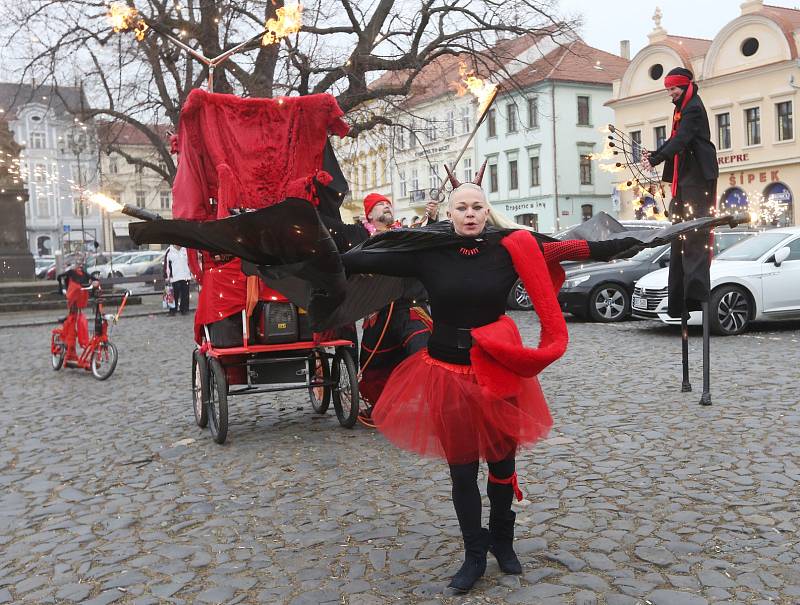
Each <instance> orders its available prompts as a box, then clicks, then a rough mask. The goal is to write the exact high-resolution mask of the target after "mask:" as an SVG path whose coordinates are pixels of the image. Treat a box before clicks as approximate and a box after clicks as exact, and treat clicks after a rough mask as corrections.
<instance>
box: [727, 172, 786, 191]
mask: <svg viewBox="0 0 800 605" xmlns="http://www.w3.org/2000/svg"><path fill="white" fill-rule="evenodd" d="M779 172H780V169H778V170H761V171H760V172H732V173H731V174H729V175H728V183H729V184H730V186H731V187H735V186H736V185H750V184H751V183H756V182H757V183H774V182H775V181H780V180H781V179H780V176H779Z"/></svg>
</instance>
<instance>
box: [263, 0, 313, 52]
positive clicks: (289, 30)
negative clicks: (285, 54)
mask: <svg viewBox="0 0 800 605" xmlns="http://www.w3.org/2000/svg"><path fill="white" fill-rule="evenodd" d="M275 12H276V14H277V16H278V18H277V19H268V20H267V23H266V24H265V25H264V36H263V37H262V38H261V44H262V45H263V46H268V45H270V44H275V43H277V42H280V41H281V40H282V39H283V38H285V37H286V36H288V35H289V34H296V33H297V32H299V31H300V29H301V28H302V27H303V5H302V4H292V5H289V6H282V7H281V8H279V9H278V10H277V11H275Z"/></svg>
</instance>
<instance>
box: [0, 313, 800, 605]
mask: <svg viewBox="0 0 800 605" xmlns="http://www.w3.org/2000/svg"><path fill="white" fill-rule="evenodd" d="M514 315H515V319H516V320H517V321H518V323H520V325H521V326H523V327H524V335H525V337H526V339H527V341H528V342H533V341H535V338H536V334H537V326H536V324H535V323H534V322H533V317H534V316H533V315H532V314H525V313H515V314H514ZM569 327H570V338H571V344H570V348H569V350H568V352H567V355H566V356H565V357H564V358H563V359H562V360H560V361H559V362H558V363H557V364H555V365H554V366H553V367H551V368H550V369H548V370H547V371H546V372H545V373H544V375H543V376H542V386H543V389H544V391H545V394H546V395H547V397H548V400H549V403H550V406H551V410H552V412H553V416H554V419H555V429H554V431H553V433H552V434H551V436H550V438H549V439H548V440H547V441H545V442H544V443H541V444H539V445H538V446H537V447H536V448H534V449H532V450H529V451H525V452H523V453H522V454H521V455H520V457H519V460H518V470H519V473H520V479H521V482H522V489H523V491H524V492H525V500H524V501H523V502H522V503H520V505H515V508H516V510H518V511H519V514H518V529H517V540H518V541H517V549H518V552H519V553H520V557H521V559H522V562H523V566H524V575H523V576H521V577H520V576H503V575H501V574H500V572H499V569H498V568H497V564H496V562H495V561H494V560H493V559H492V558H491V557H490V563H489V568H488V571H487V574H486V576H485V578H484V579H483V580H482V581H480V582H479V583H478V585H477V586H476V588H475V589H474V590H473V591H472V592H471V593H470V594H468V595H466V596H450V595H447V594H446V593H445V592H444V589H445V586H446V584H447V582H448V581H449V578H450V576H451V575H452V573H454V572H455V570H456V569H457V568H458V566H459V564H460V559H461V556H462V551H461V544H460V538H459V532H458V527H457V523H456V519H455V514H454V512H453V510H452V505H451V503H450V496H449V489H450V483H449V477H448V473H447V468H446V466H445V465H444V464H443V463H442V462H439V461H432V460H420V459H418V458H416V457H414V456H412V455H409V454H406V453H404V452H401V451H399V450H397V449H395V448H394V447H392V446H391V445H389V444H388V443H387V442H386V441H385V440H384V439H383V438H382V437H381V436H380V435H379V434H378V433H376V432H374V431H370V430H367V429H365V428H363V427H360V426H357V427H356V428H355V429H354V430H346V429H342V428H340V427H339V425H338V423H337V422H336V419H335V415H334V414H333V412H332V410H331V411H330V412H329V413H328V414H327V415H326V416H316V415H314V413H313V412H312V410H311V406H310V405H309V402H308V400H307V397H306V395H305V394H278V395H273V396H269V395H262V396H260V397H247V398H245V397H237V398H232V399H231V401H230V405H231V412H230V418H231V426H230V431H229V436H228V442H227V443H226V444H225V445H224V446H219V445H216V444H215V443H213V441H212V440H211V438H210V437H209V435H208V432H207V431H202V430H200V429H199V428H197V426H196V425H195V424H194V418H193V414H192V410H191V385H190V382H191V376H190V356H191V350H192V346H193V343H192V338H191V319H190V318H167V317H162V316H153V317H149V318H147V317H142V318H130V319H123V321H122V322H121V323H120V325H119V326H118V328H117V329H116V332H115V333H114V335H113V340H114V341H115V342H116V344H117V345H118V347H119V350H120V361H119V366H118V368H117V371H116V373H115V374H114V376H112V377H111V378H110V379H109V380H108V381H106V382H97V381H95V380H94V379H93V378H92V377H91V376H90V375H89V374H87V373H84V372H82V371H76V370H67V371H62V372H58V373H56V372H53V371H52V369H51V368H50V360H49V355H48V353H49V352H48V337H49V328H48V327H35V328H25V329H22V328H18V329H4V330H0V335H2V337H3V341H4V343H5V346H4V347H3V350H2V352H0V369H2V381H1V382H0V385H1V386H0V393H2V400H1V401H0V406H2V417H3V439H2V444H3V447H2V448H1V449H0V545H2V548H1V549H0V603H37V604H38V603H73V602H74V603H86V604H90V605H102V604H108V603H119V604H128V603H136V604H141V605H144V604H148V603H176V604H180V603H228V604H233V603H291V604H293V605H302V604H316V603H331V604H333V603H340V604H341V603H351V604H358V605H378V604H382V603H414V604H417V603H418V604H422V603H541V604H546V605H549V604H556V603H558V604H560V603H565V604H575V605H594V604H597V605H602V604H607V605H644V604H652V605H703V604H705V603H714V602H718V603H729V604H739V603H742V604H743V603H748V604H767V603H782V604H791V603H800V540H799V539H798V525H800V447H799V446H800V403H798V384H800V365H799V364H798V359H800V353H799V352H800V326H798V325H797V324H788V325H780V326H760V327H757V328H756V329H755V330H753V331H751V332H750V333H748V334H746V335H743V336H739V337H732V338H715V339H713V340H712V355H713V362H714V363H713V368H712V382H713V392H712V393H713V400H714V405H713V406H712V407H701V406H699V405H698V400H699V396H700V393H699V389H700V384H701V373H700V363H699V362H700V338H699V334H697V333H693V334H692V343H691V354H692V362H693V370H692V382H693V385H694V387H695V392H693V393H680V392H679V391H680V341H679V337H678V332H677V331H676V330H674V329H672V328H668V327H665V326H660V325H658V326H657V325H655V324H652V323H646V322H626V323H621V324H614V325H598V324H591V323H582V322H578V321H570V323H569ZM481 483H485V468H484V469H482V479H481ZM484 502H485V504H486V501H484ZM486 514H487V511H486V510H484V515H486Z"/></svg>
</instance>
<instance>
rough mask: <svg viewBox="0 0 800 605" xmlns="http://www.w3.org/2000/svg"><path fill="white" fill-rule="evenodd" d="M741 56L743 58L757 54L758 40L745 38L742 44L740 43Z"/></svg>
mask: <svg viewBox="0 0 800 605" xmlns="http://www.w3.org/2000/svg"><path fill="white" fill-rule="evenodd" d="M740 50H741V51H742V54H743V55H744V56H745V57H752V56H753V55H754V54H756V53H757V52H758V39H756V38H747V39H745V41H744V42H742V46H741V49H740Z"/></svg>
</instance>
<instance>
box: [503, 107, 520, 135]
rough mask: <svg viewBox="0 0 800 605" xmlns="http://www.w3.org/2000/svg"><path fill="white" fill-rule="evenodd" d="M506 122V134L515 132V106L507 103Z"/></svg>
mask: <svg viewBox="0 0 800 605" xmlns="http://www.w3.org/2000/svg"><path fill="white" fill-rule="evenodd" d="M506 120H507V121H508V132H517V105H516V103H509V104H508V105H506Z"/></svg>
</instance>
